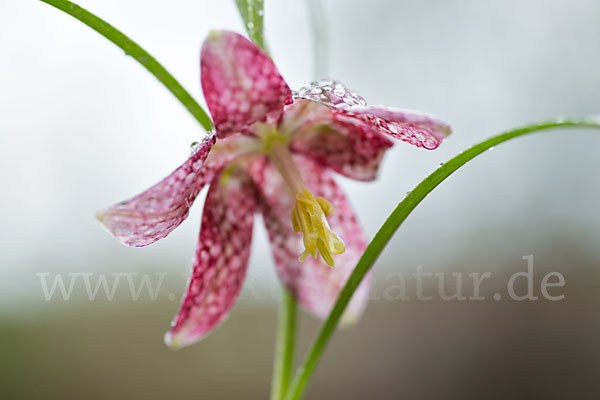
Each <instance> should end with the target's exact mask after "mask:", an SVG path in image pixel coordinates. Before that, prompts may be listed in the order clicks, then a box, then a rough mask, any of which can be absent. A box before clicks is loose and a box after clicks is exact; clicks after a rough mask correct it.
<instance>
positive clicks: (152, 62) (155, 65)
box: [40, 0, 212, 131]
mask: <svg viewBox="0 0 600 400" xmlns="http://www.w3.org/2000/svg"><path fill="white" fill-rule="evenodd" d="M40 1H43V2H44V3H48V4H50V5H51V6H54V7H56V8H58V9H59V10H61V11H64V12H65V13H67V14H69V15H71V16H72V17H74V18H76V19H78V20H79V21H81V22H83V23H84V24H86V25H87V26H89V27H90V28H92V29H93V30H95V31H96V32H98V33H99V34H101V35H102V36H104V37H105V38H107V39H108V40H110V41H111V42H113V43H114V44H116V45H117V46H119V47H120V48H121V49H123V51H125V54H127V55H128V56H131V57H133V58H134V59H135V60H136V61H137V62H139V63H140V64H142V65H143V66H144V68H146V69H147V70H148V71H149V72H150V73H151V74H152V75H154V76H155V77H156V79H158V80H159V81H160V82H161V83H162V84H163V85H165V87H166V88H167V89H169V91H170V92H171V93H173V95H174V96H175V97H176V98H177V100H179V101H180V102H181V104H183V105H184V106H185V108H187V110H188V111H189V112H190V113H191V114H192V115H193V116H194V118H196V120H197V121H198V122H199V123H200V125H202V127H203V128H204V129H206V130H207V131H209V130H211V129H212V122H211V120H210V118H209V117H208V115H207V114H206V112H205V111H204V110H203V109H202V107H200V105H199V104H198V102H197V101H196V100H194V98H193V97H192V96H191V95H190V94H189V93H188V92H187V90H185V89H184V88H183V86H181V85H180V84H179V82H178V81H177V80H176V79H175V78H174V77H173V75H171V74H170V73H169V71H167V70H166V69H165V67H163V66H162V65H161V64H160V63H159V62H158V61H157V60H156V59H155V58H154V57H152V56H151V55H150V54H148V52H147V51H146V50H144V49H142V48H141V47H140V46H139V45H138V44H137V43H135V42H134V41H133V40H131V39H130V38H129V37H127V36H126V35H125V34H123V33H122V32H121V31H119V30H118V29H117V28H115V27H114V26H112V25H110V24H109V23H108V22H106V21H104V20H102V19H101V18H99V17H97V16H95V15H94V14H92V13H91V12H89V11H87V10H85V9H83V8H81V7H80V6H78V5H77V4H75V3H71V2H70V1H68V0H40Z"/></svg>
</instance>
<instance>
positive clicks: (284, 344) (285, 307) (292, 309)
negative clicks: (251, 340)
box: [271, 288, 296, 400]
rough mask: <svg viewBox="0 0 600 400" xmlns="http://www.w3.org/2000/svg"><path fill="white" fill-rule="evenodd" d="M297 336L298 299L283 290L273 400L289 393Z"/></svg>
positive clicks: (274, 367)
mask: <svg viewBox="0 0 600 400" xmlns="http://www.w3.org/2000/svg"><path fill="white" fill-rule="evenodd" d="M295 336H296V299H295V298H294V296H293V295H292V294H291V293H290V292H289V290H287V289H286V288H284V289H283V293H282V297H281V309H280V310H279V326H278V327H277V347H276V349H275V363H274V365H273V381H272V383H271V400H283V398H284V397H285V393H286V392H287V389H288V386H289V383H290V377H291V376H292V368H293V366H294V342H295Z"/></svg>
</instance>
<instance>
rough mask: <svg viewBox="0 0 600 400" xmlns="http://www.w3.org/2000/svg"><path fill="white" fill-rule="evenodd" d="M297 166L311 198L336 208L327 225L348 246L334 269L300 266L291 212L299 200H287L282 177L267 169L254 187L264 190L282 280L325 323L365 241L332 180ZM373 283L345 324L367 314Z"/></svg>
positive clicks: (309, 164) (304, 163) (319, 263)
mask: <svg viewBox="0 0 600 400" xmlns="http://www.w3.org/2000/svg"><path fill="white" fill-rule="evenodd" d="M295 160H296V161H297V165H298V167H299V170H300V172H301V174H302V177H303V179H304V181H305V183H306V184H307V186H308V188H309V190H310V191H311V193H312V194H313V195H315V196H322V197H324V198H326V199H327V200H329V201H330V202H331V204H332V205H333V206H334V208H335V212H334V213H333V214H331V215H329V216H328V217H327V220H328V222H329V225H330V226H331V230H332V231H333V232H335V233H336V234H338V235H339V236H340V237H341V238H342V239H343V240H344V242H345V244H346V251H345V252H344V253H343V254H339V255H336V256H335V267H334V268H332V267H330V266H328V265H327V264H325V262H324V261H323V260H322V259H320V258H319V260H314V259H313V258H312V257H308V258H307V259H306V260H305V261H304V262H300V261H298V255H299V254H300V253H302V251H303V250H304V247H303V245H302V237H301V236H300V234H299V233H296V232H294V231H293V229H292V224H291V220H290V210H291V209H292V206H293V204H294V200H293V198H292V196H290V195H288V194H287V193H288V192H287V188H286V186H285V183H284V182H283V180H282V178H281V176H280V175H279V172H278V171H277V170H276V169H275V168H274V167H273V166H271V165H267V166H266V167H265V168H264V170H263V175H261V176H258V177H255V181H256V182H257V185H258V186H259V187H260V188H261V197H262V213H263V219H264V221H265V225H266V227H267V231H268V233H269V239H270V241H271V250H272V253H273V258H274V261H275V265H276V267H277V272H278V274H279V277H280V278H281V280H282V281H283V282H284V283H285V284H286V286H287V287H288V288H289V289H290V290H291V291H292V293H294V294H295V295H296V297H297V298H298V300H299V302H300V304H302V306H304V307H305V308H306V309H308V310H309V311H311V312H312V313H313V314H315V315H316V316H318V317H320V318H325V317H327V315H328V314H329V311H330V310H331V308H332V307H333V304H334V302H335V300H336V299H337V296H338V294H339V292H340V290H341V289H342V287H343V285H344V284H345V283H346V280H347V279H348V276H349V275H350V273H351V272H352V270H353V268H354V267H355V266H356V263H357V262H358V259H359V258H360V256H361V255H362V253H363V251H364V249H365V247H366V240H365V237H364V234H363V232H362V229H361V227H360V225H359V224H358V221H357V219H356V217H355V215H354V212H353V210H352V207H351V206H350V204H349V202H348V200H347V199H346V196H345V195H344V193H343V192H342V190H341V188H340V187H339V186H338V185H337V184H336V183H335V182H334V180H333V179H332V178H331V176H330V175H329V174H328V173H327V172H326V171H325V170H324V169H323V168H322V167H320V166H319V165H317V164H316V163H314V162H313V161H311V160H309V159H308V158H305V157H303V156H296V157H295ZM370 277H371V275H370V274H369V275H368V276H367V277H366V278H365V280H364V281H363V282H362V283H361V285H360V287H359V288H358V290H357V291H356V292H355V294H354V296H353V298H352V300H351V302H350V305H349V307H348V309H347V310H346V312H345V314H344V316H343V322H346V323H348V322H352V321H354V320H356V319H357V318H358V317H359V316H360V315H361V314H362V311H363V310H364V308H365V306H366V303H367V298H368V293H369V286H370V279H371V278H370Z"/></svg>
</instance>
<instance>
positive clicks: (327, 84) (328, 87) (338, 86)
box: [293, 79, 367, 108]
mask: <svg viewBox="0 0 600 400" xmlns="http://www.w3.org/2000/svg"><path fill="white" fill-rule="evenodd" d="M293 95H294V98H301V99H307V100H312V101H316V102H318V103H321V104H325V105H327V106H330V107H334V106H335V107H339V108H348V107H352V106H366V105H367V102H366V101H365V99H364V98H363V97H362V96H361V95H359V94H358V93H356V92H353V91H351V90H350V89H348V88H347V87H346V85H344V84H343V83H342V82H340V81H336V80H333V79H321V80H320V81H318V82H311V84H310V86H308V87H302V88H300V89H299V90H298V91H297V92H295V93H293Z"/></svg>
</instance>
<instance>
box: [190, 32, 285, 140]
mask: <svg viewBox="0 0 600 400" xmlns="http://www.w3.org/2000/svg"><path fill="white" fill-rule="evenodd" d="M201 69H202V74H201V79H202V89H203V91H204V98H205V99H206V104H207V105H208V108H209V110H210V113H211V115H212V117H213V121H214V124H215V127H216V130H217V134H218V135H219V137H225V136H227V135H230V134H233V133H240V132H242V133H244V132H245V133H248V131H247V128H248V127H249V125H251V124H252V123H254V122H256V121H264V120H266V119H267V117H274V118H279V115H280V114H281V111H282V110H283V106H284V105H285V104H288V103H291V101H292V93H291V91H290V88H289V87H288V85H287V84H286V83H285V81H284V80H283V78H282V77H281V75H280V74H279V71H278V70H277V67H276V66H275V64H273V61H272V60H271V59H270V58H269V56H268V55H266V54H265V53H264V52H263V51H262V50H260V49H259V48H258V47H256V45H254V44H253V43H252V42H250V41H249V40H248V39H246V38H245V37H243V36H242V35H239V34H237V33H234V32H230V31H213V32H211V33H210V34H209V36H208V38H207V39H206V40H205V42H204V45H203V46H202V56H201Z"/></svg>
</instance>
